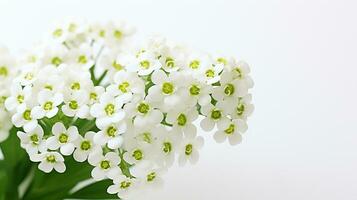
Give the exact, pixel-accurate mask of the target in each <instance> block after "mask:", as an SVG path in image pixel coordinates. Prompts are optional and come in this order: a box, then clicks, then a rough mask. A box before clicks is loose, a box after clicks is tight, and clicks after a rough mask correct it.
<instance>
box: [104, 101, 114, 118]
mask: <svg viewBox="0 0 357 200" xmlns="http://www.w3.org/2000/svg"><path fill="white" fill-rule="evenodd" d="M104 110H105V113H106V114H107V115H108V116H112V115H113V114H114V112H115V106H114V104H111V103H110V104H108V105H107V106H105V108H104Z"/></svg>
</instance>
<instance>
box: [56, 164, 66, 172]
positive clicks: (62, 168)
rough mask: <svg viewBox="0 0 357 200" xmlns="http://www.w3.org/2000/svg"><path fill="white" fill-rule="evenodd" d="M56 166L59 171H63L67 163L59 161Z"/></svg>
mask: <svg viewBox="0 0 357 200" xmlns="http://www.w3.org/2000/svg"><path fill="white" fill-rule="evenodd" d="M54 168H55V170H56V171H57V172H59V173H63V172H65V171H66V165H65V164H64V163H63V162H57V163H56V164H55V166H54Z"/></svg>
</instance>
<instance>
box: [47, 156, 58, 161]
mask: <svg viewBox="0 0 357 200" xmlns="http://www.w3.org/2000/svg"><path fill="white" fill-rule="evenodd" d="M46 160H47V162H49V163H55V162H56V157H55V156H54V155H49V156H47V157H46Z"/></svg>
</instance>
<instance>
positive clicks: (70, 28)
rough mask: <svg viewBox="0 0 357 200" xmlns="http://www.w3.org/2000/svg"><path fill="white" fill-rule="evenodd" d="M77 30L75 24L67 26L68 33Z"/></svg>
mask: <svg viewBox="0 0 357 200" xmlns="http://www.w3.org/2000/svg"><path fill="white" fill-rule="evenodd" d="M76 30H77V25H76V24H73V23H71V24H70V25H69V26H68V31H69V32H72V33H73V32H75V31H76Z"/></svg>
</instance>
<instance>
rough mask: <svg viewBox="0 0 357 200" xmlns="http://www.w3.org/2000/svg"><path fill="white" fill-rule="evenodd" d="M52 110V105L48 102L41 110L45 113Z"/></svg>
mask: <svg viewBox="0 0 357 200" xmlns="http://www.w3.org/2000/svg"><path fill="white" fill-rule="evenodd" d="M52 108H53V103H52V102H50V101H48V102H46V103H45V104H44V105H43V109H44V110H46V111H49V110H52Z"/></svg>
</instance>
